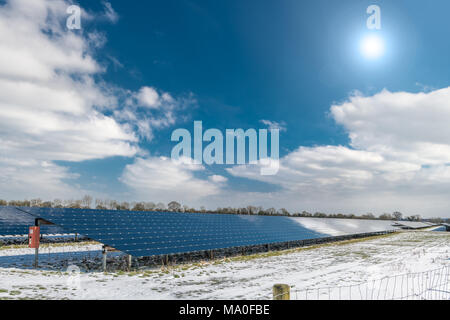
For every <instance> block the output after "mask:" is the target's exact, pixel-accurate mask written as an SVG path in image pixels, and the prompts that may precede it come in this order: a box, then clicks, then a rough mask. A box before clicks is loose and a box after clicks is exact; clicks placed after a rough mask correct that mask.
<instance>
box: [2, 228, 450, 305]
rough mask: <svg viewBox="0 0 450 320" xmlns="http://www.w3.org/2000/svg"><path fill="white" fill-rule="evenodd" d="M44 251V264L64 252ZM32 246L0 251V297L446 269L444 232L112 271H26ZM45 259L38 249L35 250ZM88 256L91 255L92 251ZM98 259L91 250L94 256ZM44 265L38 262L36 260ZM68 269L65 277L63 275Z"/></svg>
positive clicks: (332, 282)
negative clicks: (46, 260)
mask: <svg viewBox="0 0 450 320" xmlns="http://www.w3.org/2000/svg"><path fill="white" fill-rule="evenodd" d="M84 246H85V245H82V246H80V245H74V246H70V247H69V246H64V247H61V248H59V249H58V247H53V248H52V253H56V252H58V251H59V254H54V255H52V256H51V258H49V259H52V261H51V262H52V264H53V265H57V264H58V262H59V260H64V259H65V258H67V257H65V255H68V254H69V252H70V251H79V250H83V249H85V250H87V249H89V250H96V249H98V250H99V249H100V246H98V245H96V244H88V245H87V247H86V248H84ZM32 253H33V251H32V249H28V248H21V247H2V248H0V299H271V298H272V286H273V284H275V283H285V284H289V285H290V286H292V288H293V290H303V289H306V288H308V289H313V288H324V287H337V286H348V285H356V284H359V283H363V282H367V281H371V280H375V279H381V278H383V277H386V276H393V275H400V274H406V273H413V272H422V271H428V270H432V269H436V268H439V267H442V266H448V265H450V234H449V233H445V232H431V231H428V232H427V231H415V232H399V233H395V234H393V235H387V236H379V237H374V238H370V239H363V240H351V241H346V242H342V243H333V244H325V245H320V246H312V247H305V248H298V249H292V250H287V251H281V252H268V253H264V254H257V255H252V256H238V257H234V258H228V259H221V260H214V261H204V262H199V263H192V264H183V265H178V266H172V267H168V268H167V267H166V268H157V269H146V270H138V271H133V272H124V271H118V272H113V273H102V272H84V273H79V274H78V273H76V272H75V273H71V272H70V271H72V270H75V271H77V269H76V267H75V269H69V270H63V271H55V270H51V269H49V268H42V269H40V270H33V269H32V268H30V267H29V265H30V261H32V258H33V254H32ZM42 253H43V254H44V255H45V248H43V249H42ZM93 254H95V253H93ZM97 254H98V251H97ZM44 260H45V257H44ZM67 271H68V272H67Z"/></svg>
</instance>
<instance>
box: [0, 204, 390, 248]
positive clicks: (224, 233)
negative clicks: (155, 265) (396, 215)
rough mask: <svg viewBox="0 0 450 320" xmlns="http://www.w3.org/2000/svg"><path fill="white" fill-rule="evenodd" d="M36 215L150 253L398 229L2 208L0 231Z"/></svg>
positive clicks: (340, 222) (59, 229) (378, 224)
mask: <svg viewBox="0 0 450 320" xmlns="http://www.w3.org/2000/svg"><path fill="white" fill-rule="evenodd" d="M35 218H41V219H45V220H47V221H50V222H52V223H54V224H55V226H43V227H42V232H43V233H78V234H80V235H84V236H86V237H88V238H90V239H94V240H96V241H98V242H101V243H103V244H106V245H108V246H111V247H114V248H116V249H118V250H120V251H123V252H125V253H128V254H130V255H133V256H152V255H160V254H174V253H183V252H194V251H200V250H212V249H222V248H230V247H241V246H250V245H263V244H271V243H279V242H287V241H299V240H309V239H317V238H323V237H333V236H340V235H348V234H358V233H370V232H380V231H387V230H393V229H397V227H394V226H392V221H380V220H355V219H319V218H298V217H278V216H249V215H228V214H201V213H175V212H133V211H110V210H84V209H48V208H14V207H2V208H0V235H1V234H5V232H6V233H8V232H9V233H10V230H13V231H14V234H26V233H27V231H28V226H30V225H34V220H35Z"/></svg>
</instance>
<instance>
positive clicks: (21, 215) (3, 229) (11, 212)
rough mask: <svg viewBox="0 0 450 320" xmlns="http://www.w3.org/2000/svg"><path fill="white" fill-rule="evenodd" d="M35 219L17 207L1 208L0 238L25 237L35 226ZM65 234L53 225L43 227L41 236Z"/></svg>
mask: <svg viewBox="0 0 450 320" xmlns="http://www.w3.org/2000/svg"><path fill="white" fill-rule="evenodd" d="M34 224H35V217H34V216H33V215H31V214H29V213H26V212H23V211H21V210H19V209H17V208H15V207H0V236H23V235H27V234H28V228H29V227H31V226H34ZM61 233H64V232H63V230H62V228H61V227H58V226H53V225H43V226H41V234H61Z"/></svg>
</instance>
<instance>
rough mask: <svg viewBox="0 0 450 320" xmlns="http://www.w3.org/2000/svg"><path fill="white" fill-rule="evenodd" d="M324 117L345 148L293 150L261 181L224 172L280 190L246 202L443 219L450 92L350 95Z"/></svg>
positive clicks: (448, 183)
mask: <svg viewBox="0 0 450 320" xmlns="http://www.w3.org/2000/svg"><path fill="white" fill-rule="evenodd" d="M331 115H332V116H333V117H334V119H335V120H336V122H337V123H338V124H341V125H343V126H344V127H345V129H346V130H347V131H348V134H349V137H350V139H351V148H349V147H344V146H317V147H300V148H298V149H297V150H295V151H293V152H291V153H289V154H288V155H286V156H285V157H283V158H281V159H280V170H279V173H278V175H275V176H261V175H260V174H259V168H258V167H257V166H236V167H232V168H229V169H228V171H229V173H230V174H232V175H234V176H239V177H245V178H249V179H253V180H258V181H261V182H266V183H269V184H273V185H277V186H278V187H280V188H281V190H279V191H275V192H271V193H259V194H255V193H254V194H252V196H253V199H254V200H256V199H259V200H260V201H261V203H266V204H268V202H267V201H266V200H265V199H270V200H271V201H273V203H272V205H278V206H283V207H288V208H290V209H291V210H303V209H309V210H312V211H315V210H324V211H328V212H337V211H347V212H359V213H364V212H365V211H374V212H377V211H378V212H379V213H382V212H383V211H389V210H391V211H392V210H398V209H400V210H404V211H406V212H410V213H411V214H413V213H419V214H424V215H428V216H436V215H443V216H448V215H449V213H448V209H447V208H448V207H449V206H450V200H448V196H447V195H448V192H450V180H449V176H450V175H449V174H450V167H449V166H448V163H450V138H449V137H450V132H449V130H450V129H449V128H450V127H449V126H448V123H449V122H450V88H445V89H441V90H436V91H432V92H429V93H406V92H397V93H391V92H389V91H387V90H383V91H382V92H380V93H378V94H376V95H374V96H371V97H364V96H362V95H360V94H357V95H353V96H351V97H350V98H349V101H346V102H344V103H342V104H336V105H333V106H332V107H331ZM269 194H270V196H269ZM264 196H265V197H264ZM235 199H237V198H235ZM242 200H243V201H245V197H242ZM434 204H435V205H434ZM269 205H270V204H269Z"/></svg>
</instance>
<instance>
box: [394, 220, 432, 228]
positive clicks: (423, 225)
mask: <svg viewBox="0 0 450 320" xmlns="http://www.w3.org/2000/svg"><path fill="white" fill-rule="evenodd" d="M396 223H397V224H399V225H402V226H405V227H408V228H411V229H420V228H426V227H429V226H430V225H429V224H427V223H425V222H418V221H396Z"/></svg>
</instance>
